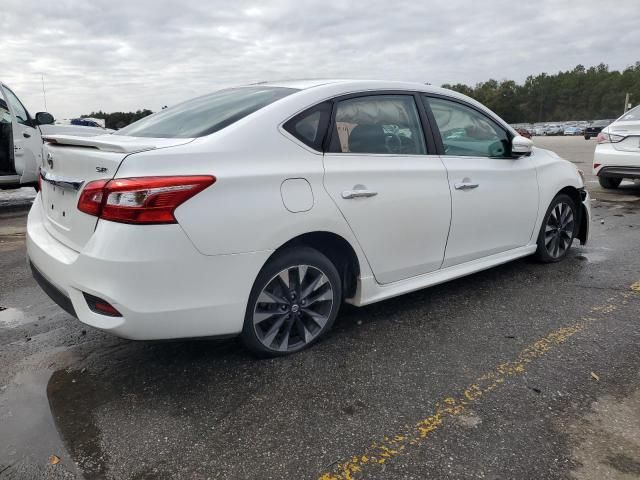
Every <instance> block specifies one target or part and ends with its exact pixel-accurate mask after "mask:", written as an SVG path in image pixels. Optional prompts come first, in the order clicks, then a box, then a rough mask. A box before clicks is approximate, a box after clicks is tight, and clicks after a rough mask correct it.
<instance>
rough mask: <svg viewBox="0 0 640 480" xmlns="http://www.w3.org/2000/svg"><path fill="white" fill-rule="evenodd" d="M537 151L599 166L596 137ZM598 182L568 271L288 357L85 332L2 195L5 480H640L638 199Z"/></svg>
mask: <svg viewBox="0 0 640 480" xmlns="http://www.w3.org/2000/svg"><path fill="white" fill-rule="evenodd" d="M536 142H537V143H538V144H541V145H543V146H545V145H547V144H549V145H550V146H551V147H550V148H553V149H555V150H556V151H557V152H558V153H559V154H560V155H563V156H565V157H566V158H568V159H570V160H572V161H575V162H576V163H583V164H581V165H580V167H581V168H582V169H583V170H585V172H586V173H589V171H588V169H589V164H590V161H591V155H592V152H593V148H594V146H595V143H594V142H586V141H584V140H583V139H582V138H580V137H578V138H543V139H536ZM588 180H589V181H591V182H593V179H592V178H588ZM588 188H589V189H590V191H591V192H592V195H593V196H594V197H595V198H597V199H598V200H596V201H595V202H594V210H593V213H594V220H593V223H592V238H591V241H590V244H589V245H588V246H586V247H579V246H576V247H574V248H573V249H572V251H571V254H570V257H569V258H568V259H567V260H566V261H564V262H563V263H561V264H556V265H540V264H537V263H535V262H534V261H532V260H530V259H523V260H519V261H516V262H512V263H510V264H507V265H503V266H501V267H498V268H494V269H491V270H488V271H485V272H481V273H478V274H475V275H472V276H470V277H466V278H463V279H460V280H456V281H453V282H450V283H447V284H444V285H440V286H437V287H433V288H430V289H426V290H423V291H420V292H416V293H413V294H410V295H405V296H402V297H399V298H396V299H393V300H389V301H386V302H382V303H379V304H376V305H371V306H368V307H365V308H361V309H356V308H353V307H351V308H346V309H345V310H344V312H343V313H342V315H341V316H340V317H339V319H338V321H337V323H336V326H335V328H334V330H333V331H332V332H331V333H330V335H329V336H328V338H326V339H325V340H324V341H323V342H320V343H319V344H318V345H317V346H315V347H314V348H313V349H311V350H309V351H306V352H303V353H300V354H297V355H294V356H291V357H287V358H281V359H272V360H256V359H254V358H252V357H251V356H250V355H249V354H248V353H247V352H246V351H245V350H244V349H243V348H242V347H241V346H240V345H239V343H238V342H237V341H236V340H225V341H221V340H218V341H213V340H202V341H183V342H156V343H151V342H131V341H126V340H121V339H117V338H114V337H111V336H109V335H106V334H103V333H100V332H97V331H95V330H92V329H90V328H88V327H85V326H83V325H82V324H80V323H79V322H78V321H76V320H74V319H72V318H71V317H69V316H68V315H67V314H66V313H64V312H63V311H61V310H60V309H59V308H58V307H57V306H55V305H54V304H53V303H52V302H51V301H50V300H49V299H48V298H47V297H46V296H45V295H44V294H43V293H42V292H41V291H40V290H39V289H38V287H37V285H36V284H35V282H34V281H33V280H32V279H31V277H30V275H29V273H28V271H27V268H26V263H25V258H24V254H25V251H24V225H25V221H26V218H25V212H24V210H20V209H19V208H6V209H4V210H3V209H2V206H1V205H2V199H0V271H1V272H2V275H1V276H0V479H3V480H4V479H31V478H33V479H39V478H50V479H59V478H72V479H75V478H87V479H94V478H95V479H132V480H134V479H135V480H142V479H145V480H151V479H165V478H171V479H173V478H176V479H209V478H211V479H216V478H233V479H254V478H255V479H282V478H287V479H307V478H308V479H318V478H324V479H325V480H328V479H332V478H376V479H378V478H380V479H422V478H438V479H467V478H485V479H503V478H514V479H515V478H518V479H529V478H532V479H533V478H535V479H547V478H558V479H560V478H576V479H585V480H590V479H607V478H611V479H632V478H640V423H639V419H640V347H639V346H638V345H639V344H640V283H638V282H639V281H640V202H639V200H640V186H636V185H633V184H631V183H629V184H626V185H625V186H624V188H623V189H622V190H621V191H617V192H604V191H602V190H601V189H600V187H599V186H598V185H597V183H588ZM20 201H23V200H20ZM54 456H55V457H54ZM57 459H59V460H60V461H59V463H57V464H55V465H54V464H53V463H56V462H57Z"/></svg>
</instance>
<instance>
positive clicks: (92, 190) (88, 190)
mask: <svg viewBox="0 0 640 480" xmlns="http://www.w3.org/2000/svg"><path fill="white" fill-rule="evenodd" d="M107 183H109V180H96V181H94V182H89V183H87V185H86V187H84V189H83V190H82V193H81V194H80V199H79V200H78V210H80V211H81V212H84V213H87V214H89V215H93V216H96V217H98V216H100V211H101V210H102V198H103V196H104V186H105V185H106V184H107Z"/></svg>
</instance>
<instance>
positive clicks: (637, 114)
mask: <svg viewBox="0 0 640 480" xmlns="http://www.w3.org/2000/svg"><path fill="white" fill-rule="evenodd" d="M619 120H623V121H627V120H640V105H638V106H636V107H635V108H632V109H631V110H629V111H628V112H627V113H625V114H624V115H623V116H621V117H620V119H619Z"/></svg>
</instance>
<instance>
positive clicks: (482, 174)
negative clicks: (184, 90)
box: [27, 80, 590, 355]
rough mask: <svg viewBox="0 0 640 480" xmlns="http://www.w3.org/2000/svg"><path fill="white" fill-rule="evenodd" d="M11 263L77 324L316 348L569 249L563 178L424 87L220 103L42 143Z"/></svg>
mask: <svg viewBox="0 0 640 480" xmlns="http://www.w3.org/2000/svg"><path fill="white" fill-rule="evenodd" d="M46 140H47V141H48V145H47V149H48V152H49V155H50V157H49V159H48V160H50V161H48V162H45V163H43V164H42V170H41V177H42V190H41V192H40V194H39V195H38V197H37V198H36V200H35V202H34V205H33V207H32V209H31V212H30V213H29V218H28V225H27V253H28V258H29V262H30V264H31V266H32V272H33V275H34V276H35V278H36V279H37V280H38V282H39V283H40V285H41V286H42V288H43V289H44V290H45V291H46V292H47V293H48V294H49V295H50V296H51V297H52V298H53V299H54V300H55V301H56V302H57V303H58V304H59V305H61V306H62V307H63V308H64V309H66V310H67V311H68V312H69V313H71V314H72V315H74V316H76V317H77V318H79V319H80V320H81V321H82V322H84V323H86V324H88V325H91V326H93V327H96V328H99V329H102V330H104V331H107V332H111V333H113V334H116V335H119V336H122V337H125V338H131V339H171V338H184V337H203V336H230V335H241V336H242V339H243V341H244V343H245V344H246V345H247V346H248V347H249V348H250V349H251V350H252V351H254V352H256V353H257V354H260V355H283V354H287V353H292V352H296V351H299V350H301V349H303V348H305V347H308V346H309V345H311V344H313V343H314V342H316V341H317V340H318V339H319V338H320V337H322V336H323V335H324V334H325V333H326V332H327V331H328V330H329V329H330V328H331V325H332V324H333V322H334V320H335V318H336V316H337V315H338V311H339V309H340V306H341V304H342V303H343V301H346V302H348V303H351V304H353V305H357V306H360V305H367V304H370V303H373V302H378V301H380V300H384V299H387V298H391V297H394V296H397V295H401V294H403V293H407V292H411V291H414V290H418V289H421V288H424V287H428V286H430V285H435V284H438V283H441V282H445V281H447V280H451V279H454V278H458V277H461V276H463V275H468V274H470V273H473V272H477V271H479V270H483V269H486V268H490V267H493V266H495V265H499V264H502V263H505V262H508V261H511V260H514V259H517V258H520V257H524V256H527V255H533V254H535V255H536V256H537V257H538V258H539V259H540V260H541V261H543V262H557V261H560V260H562V259H563V258H565V256H566V255H567V252H568V251H569V248H570V247H571V244H572V242H573V240H574V238H579V239H580V240H581V241H582V242H583V243H584V242H586V241H587V237H588V230H589V217H590V207H589V196H588V193H587V192H586V190H585V188H584V183H583V179H582V176H581V174H580V172H579V171H578V170H577V169H576V167H575V166H574V165H573V164H572V163H570V162H568V161H565V160H563V159H561V158H560V157H558V155H556V154H555V153H553V152H549V151H546V150H542V149H538V148H534V147H533V146H532V142H531V141H530V140H528V139H526V138H523V137H521V136H518V135H517V134H516V132H515V131H514V130H513V129H512V128H511V127H510V126H509V125H508V124H507V123H505V122H504V121H503V120H502V119H500V118H499V117H497V116H496V115H495V114H494V113H493V112H491V111H489V110H488V109H487V108H486V107H484V106H482V105H481V104H479V103H478V102H476V101H474V100H472V99H470V98H468V97H466V96H464V95H461V94H458V93H455V92H452V91H448V90H443V89H439V88H434V87H430V86H426V85H423V84H414V83H401V82H386V81H348V80H336V81H329V80H321V81H298V82H289V83H278V84H261V85H254V86H247V87H240V88H233V89H227V90H222V91H218V92H215V93H212V94H210V95H206V96H203V97H200V98H196V99H193V100H190V101H187V102H185V103H183V104H180V105H177V106H175V107H172V108H169V109H166V110H163V111H161V112H158V113H156V114H154V115H151V116H149V117H147V118H144V119H142V120H140V121H138V122H136V123H134V124H132V125H130V126H128V127H126V128H124V129H122V130H120V131H118V132H116V133H115V134H113V135H109V136H102V137H91V138H86V137H84V138H80V137H72V136H61V135H58V136H56V135H54V136H49V137H46Z"/></svg>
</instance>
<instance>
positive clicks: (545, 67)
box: [0, 0, 640, 117]
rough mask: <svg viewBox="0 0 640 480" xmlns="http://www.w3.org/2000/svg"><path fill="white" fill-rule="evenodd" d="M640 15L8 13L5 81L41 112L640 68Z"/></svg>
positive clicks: (528, 8) (156, 8) (329, 7)
mask: <svg viewBox="0 0 640 480" xmlns="http://www.w3.org/2000/svg"><path fill="white" fill-rule="evenodd" d="M638 14H640V4H639V3H638V1H637V0H620V1H618V2H616V4H615V8H613V7H611V8H609V7H607V6H606V4H605V3H603V2H601V1H591V0H583V1H582V2H580V3H579V4H575V3H570V2H555V1H553V0H546V1H539V2H514V1H512V0H509V1H507V0H504V1H503V0H491V1H489V0H487V1H484V2H478V1H470V0H468V1H461V0H449V1H447V2H437V4H436V2H420V1H417V0H411V1H408V0H396V1H394V2H389V1H388V0H386V1H381V0H371V1H367V2H364V1H362V2H345V1H344V0H324V1H322V2H311V1H306V0H271V1H269V2H265V1H263V2H258V1H255V0H253V1H245V0H240V1H235V2H222V1H219V0H216V1H203V0H199V1H191V0H179V1H178V0H161V1H154V0H129V1H122V0H111V1H102V0H99V1H98V0H94V1H91V2H87V1H80V0H76V1H71V0H66V1H60V0H59V1H56V2H43V1H38V0H3V2H2V5H1V6H0V78H1V79H2V80H3V81H4V82H6V83H7V84H9V85H10V86H11V87H12V88H13V89H14V90H15V91H16V92H17V93H18V95H19V96H20V97H21V98H22V99H23V100H24V101H25V103H26V104H27V107H28V108H29V109H30V110H31V111H37V110H42V109H43V101H42V89H41V84H40V74H41V73H44V75H45V81H46V86H47V103H48V109H49V110H50V111H51V112H52V113H53V114H54V115H56V116H58V117H68V116H73V115H78V114H81V113H89V112H90V111H92V110H98V109H102V110H106V111H114V110H132V109H138V108H150V109H152V110H157V109H159V108H160V107H161V106H162V105H171V104H174V103H176V102H179V101H181V100H185V99H187V98H190V97H193V96H196V95H200V94H203V93H206V92H209V91H212V90H215V89H216V88H220V87H224V86H228V85H234V84H241V83H250V82H255V81H261V80H273V79H285V78H310V77H350V78H384V79H403V80H414V81H422V82H424V81H428V82H430V83H433V84H436V85H439V84H441V83H445V82H447V83H458V82H461V83H468V84H473V83H476V82H478V81H483V80H487V79H489V78H496V79H505V78H509V79H515V80H518V81H522V80H524V79H525V77H526V76H527V75H529V74H532V73H539V72H543V71H545V72H549V73H554V72H556V71H558V70H561V69H568V68H572V67H573V66H575V65H576V64H578V63H582V64H584V65H587V66H589V65H593V64H597V63H600V62H605V63H608V64H609V65H610V66H611V67H612V68H624V67H626V66H627V65H630V64H633V63H635V61H637V60H640V54H639V53H638V52H640V28H638V27H637V19H638Z"/></svg>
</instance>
